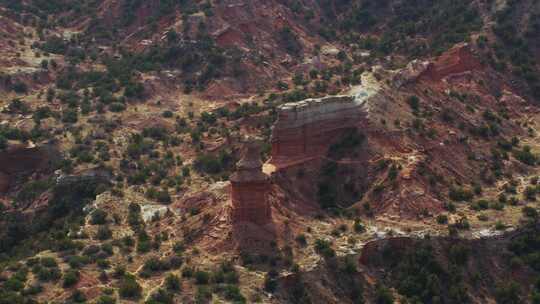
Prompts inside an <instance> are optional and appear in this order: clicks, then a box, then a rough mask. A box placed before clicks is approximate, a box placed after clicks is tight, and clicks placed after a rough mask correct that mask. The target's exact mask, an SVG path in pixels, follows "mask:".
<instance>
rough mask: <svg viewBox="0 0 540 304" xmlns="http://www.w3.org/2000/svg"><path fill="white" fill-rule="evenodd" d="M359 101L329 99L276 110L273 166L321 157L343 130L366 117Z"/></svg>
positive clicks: (299, 103)
mask: <svg viewBox="0 0 540 304" xmlns="http://www.w3.org/2000/svg"><path fill="white" fill-rule="evenodd" d="M363 102H364V100H363V99H362V98H357V97H356V96H330V97H325V98H320V99H307V100H304V101H300V102H296V103H288V104H285V105H282V106H281V107H280V108H279V116H278V120H277V122H276V124H275V126H274V129H273V133H272V163H274V164H275V165H276V166H277V167H280V166H286V165H287V164H291V163H297V162H301V161H306V160H310V159H314V158H320V157H324V156H325V155H326V154H327V152H328V148H329V147H330V145H331V144H332V143H333V142H335V141H336V139H338V138H339V137H340V135H341V134H342V133H343V131H344V130H348V129H349V130H350V129H354V128H357V126H358V125H359V124H361V123H362V121H363V120H364V119H365V117H366V113H365V111H364V110H363Z"/></svg>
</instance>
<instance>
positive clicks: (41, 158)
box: [0, 146, 54, 193]
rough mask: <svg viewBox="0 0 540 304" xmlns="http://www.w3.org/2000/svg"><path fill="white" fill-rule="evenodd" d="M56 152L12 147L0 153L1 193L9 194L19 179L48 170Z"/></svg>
mask: <svg viewBox="0 0 540 304" xmlns="http://www.w3.org/2000/svg"><path fill="white" fill-rule="evenodd" d="M53 155H54V152H53V151H52V149H49V148H48V147H21V146H17V147H11V148H9V149H8V150H6V151H4V152H0V193H5V192H7V191H8V190H9V189H10V187H11V186H13V184H14V183H15V182H16V181H17V179H18V178H19V177H22V176H28V175H30V174H33V173H36V172H39V171H42V170H45V169H47V167H48V166H49V164H50V162H51V160H52V159H53V158H54V156H53Z"/></svg>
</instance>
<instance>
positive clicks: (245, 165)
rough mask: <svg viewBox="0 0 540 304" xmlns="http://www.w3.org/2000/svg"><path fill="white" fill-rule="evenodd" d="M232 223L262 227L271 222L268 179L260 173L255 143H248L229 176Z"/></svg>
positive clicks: (258, 153) (260, 167)
mask: <svg viewBox="0 0 540 304" xmlns="http://www.w3.org/2000/svg"><path fill="white" fill-rule="evenodd" d="M230 181H231V197H232V219H233V222H234V223H235V224H236V223H242V222H251V223H254V224H257V225H264V224H267V223H268V222H270V221H271V214H270V205H269V203H268V192H269V190H270V179H269V177H268V175H266V174H264V173H263V172H262V162H261V159H260V150H259V147H258V146H257V145H256V144H255V143H248V144H247V145H246V150H245V152H244V156H243V157H242V159H241V160H240V161H239V162H238V164H237V170H236V172H235V173H234V174H233V175H232V176H231V178H230Z"/></svg>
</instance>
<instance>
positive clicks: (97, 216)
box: [90, 209, 107, 225]
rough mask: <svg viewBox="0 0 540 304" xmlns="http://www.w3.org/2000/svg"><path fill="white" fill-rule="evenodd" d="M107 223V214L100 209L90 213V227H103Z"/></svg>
mask: <svg viewBox="0 0 540 304" xmlns="http://www.w3.org/2000/svg"><path fill="white" fill-rule="evenodd" d="M106 223H107V212H105V211H103V210H102V209H97V210H95V211H94V212H92V214H91V216H90V224H92V225H104V224H106Z"/></svg>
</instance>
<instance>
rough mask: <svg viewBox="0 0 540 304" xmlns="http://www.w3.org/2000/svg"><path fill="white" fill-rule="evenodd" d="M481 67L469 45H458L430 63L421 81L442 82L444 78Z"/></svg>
mask: <svg viewBox="0 0 540 304" xmlns="http://www.w3.org/2000/svg"><path fill="white" fill-rule="evenodd" d="M480 67H481V63H480V61H479V60H478V59H477V58H476V57H475V55H474V54H473V52H472V50H471V47H470V46H469V45H468V44H458V45H456V46H455V47H453V48H452V49H451V50H449V51H448V52H445V53H444V54H443V55H441V56H440V57H438V58H437V59H436V60H435V61H434V62H432V63H430V64H429V66H428V68H427V69H426V71H425V72H424V73H423V74H422V75H421V77H420V78H421V79H425V80H431V81H440V80H442V79H443V78H445V77H447V76H449V75H452V74H460V73H464V72H467V71H471V70H474V69H478V68H480Z"/></svg>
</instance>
